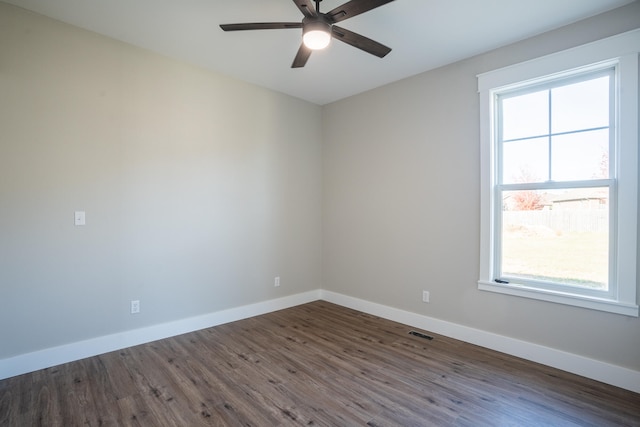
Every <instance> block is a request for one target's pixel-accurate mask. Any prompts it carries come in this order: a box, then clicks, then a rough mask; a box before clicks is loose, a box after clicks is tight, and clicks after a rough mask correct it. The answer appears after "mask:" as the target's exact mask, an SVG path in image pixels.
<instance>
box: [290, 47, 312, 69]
mask: <svg viewBox="0 0 640 427" xmlns="http://www.w3.org/2000/svg"><path fill="white" fill-rule="evenodd" d="M311 52H312V50H311V49H309V48H308V47H306V46H305V45H304V43H302V44H301V45H300V49H298V53H297V54H296V57H295V58H294V59H293V64H291V68H302V67H304V66H305V64H306V63H307V60H308V59H309V57H310V56H311Z"/></svg>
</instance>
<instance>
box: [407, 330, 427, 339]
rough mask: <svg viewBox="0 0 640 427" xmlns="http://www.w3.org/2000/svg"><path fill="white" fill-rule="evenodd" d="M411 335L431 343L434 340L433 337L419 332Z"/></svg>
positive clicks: (413, 332)
mask: <svg viewBox="0 0 640 427" xmlns="http://www.w3.org/2000/svg"><path fill="white" fill-rule="evenodd" d="M409 335H413V336H415V337H420V338H424V339H426V340H429V341H431V340H432V339H433V337H432V336H431V335H427V334H423V333H421V332H417V331H409Z"/></svg>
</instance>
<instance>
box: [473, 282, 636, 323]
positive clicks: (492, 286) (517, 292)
mask: <svg viewBox="0 0 640 427" xmlns="http://www.w3.org/2000/svg"><path fill="white" fill-rule="evenodd" d="M478 289H480V290H481V291H489V292H497V293H500V294H506V295H514V296H518V297H524V298H532V299H537V300H541V301H547V302H553V303H557V304H565V305H572V306H575V307H582V308H589V309H592V310H600V311H607V312H609V313H616V314H623V315H625V316H632V317H638V306H637V305H636V304H629V303H624V302H620V301H614V300H607V299H600V298H589V297H585V296H582V295H574V294H569V293H561V292H552V291H544V290H541V289H536V288H530V287H527V286H523V285H513V284H501V283H495V282H489V281H485V280H480V281H478Z"/></svg>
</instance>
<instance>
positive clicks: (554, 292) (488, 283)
mask: <svg viewBox="0 0 640 427" xmlns="http://www.w3.org/2000/svg"><path fill="white" fill-rule="evenodd" d="M639 51H640V30H634V31H630V32H627V33H623V34H620V35H617V36H613V37H609V38H607V39H603V40H599V41H596V42H593V43H589V44H586V45H582V46H579V47H576V48H573V49H569V50H566V51H562V52H558V53H555V54H551V55H548V56H544V57H541V58H537V59H533V60H531V61H527V62H524V63H520V64H516V65H513V66H510V67H506V68H501V69H498V70H495V71H491V72H488V73H483V74H480V75H478V92H479V97H480V133H481V135H480V142H481V168H480V170H481V214H480V221H481V232H480V244H481V248H480V278H479V280H478V289H480V290H483V291H491V292H497V293H502V294H508V295H514V296H519V297H527V298H533V299H537V300H543V301H548V302H554V303H561V304H567V305H572V306H578V307H584V308H590V309H595V310H602V311H607V312H612V313H618V314H624V315H628V316H635V317H637V316H638V305H637V301H636V295H637V283H636V271H637V270H636V267H637V266H636V263H637V231H638V228H637V227H638V224H637V222H638V219H637V212H638V96H639V94H638V78H639V76H638V62H639V61H638V52H639ZM611 67H615V93H616V95H615V102H616V105H615V106H614V110H616V111H617V114H616V117H615V122H613V123H610V127H612V128H613V129H614V131H615V138H614V139H615V140H614V141H610V156H612V157H611V160H612V163H611V164H610V172H609V179H608V180H603V181H606V182H607V185H608V186H609V189H610V200H609V203H610V214H611V213H614V214H613V215H610V217H609V222H610V233H614V234H610V242H615V245H611V244H610V247H609V252H610V256H612V257H614V262H612V263H610V266H611V267H612V268H613V270H614V271H610V272H609V278H610V279H609V282H610V283H609V288H610V291H609V292H607V293H606V294H603V293H595V294H594V293H592V292H583V293H576V292H571V291H567V290H565V289H553V287H552V286H550V287H539V286H533V285H532V283H528V282H526V281H523V282H522V283H517V282H511V281H510V282H509V283H498V282H496V281H495V279H496V278H497V277H496V276H495V274H496V266H497V264H496V262H497V261H499V260H498V259H497V255H498V254H497V253H496V248H497V246H496V245H497V244H498V243H497V242H498V237H497V234H496V233H500V229H498V226H499V225H501V223H499V222H498V221H497V219H500V217H501V210H502V205H501V201H500V200H496V194H497V191H496V186H497V185H499V184H501V182H500V180H499V179H498V173H499V172H500V170H498V166H499V165H498V164H497V161H496V156H497V154H498V153H497V152H496V150H497V147H496V143H495V141H496V135H497V133H496V132H497V129H496V122H497V121H496V114H497V111H496V102H497V95H498V94H501V93H507V92H509V91H514V90H518V89H519V88H525V87H530V86H532V85H534V84H544V83H549V82H554V81H559V80H561V79H566V78H567V77H571V76H574V75H579V74H583V73H587V72H592V71H593V72H595V71H598V70H603V69H606V68H611ZM614 168H615V170H614ZM580 182H583V181H580ZM597 182H598V181H592V183H594V184H597ZM565 184H567V183H566V182H563V183H562V185H563V188H565V187H566V185H565ZM550 185H551V186H553V184H550Z"/></svg>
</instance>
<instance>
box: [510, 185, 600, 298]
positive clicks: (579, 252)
mask: <svg viewBox="0 0 640 427" xmlns="http://www.w3.org/2000/svg"><path fill="white" fill-rule="evenodd" d="M502 200H503V211H502V242H501V243H502V251H501V266H502V274H501V276H502V277H513V278H522V279H534V280H542V281H549V282H552V283H556V284H560V285H568V286H578V287H581V288H588V289H596V290H602V291H606V290H607V289H608V276H609V268H608V265H609V249H608V247H609V189H608V188H607V187H602V188H578V189H566V190H557V191H553V192H542V191H505V192H503V198H502Z"/></svg>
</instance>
